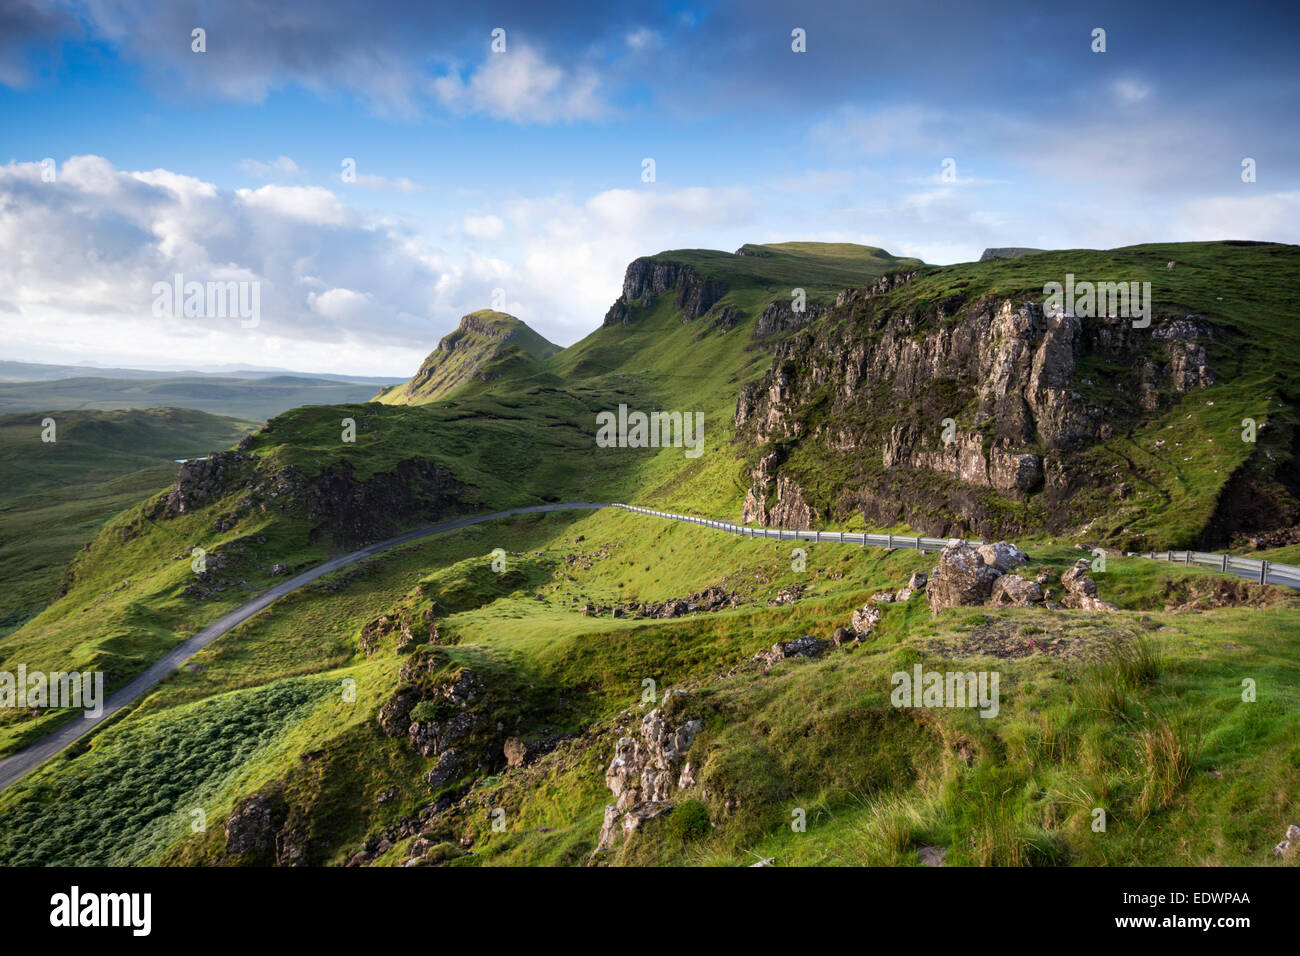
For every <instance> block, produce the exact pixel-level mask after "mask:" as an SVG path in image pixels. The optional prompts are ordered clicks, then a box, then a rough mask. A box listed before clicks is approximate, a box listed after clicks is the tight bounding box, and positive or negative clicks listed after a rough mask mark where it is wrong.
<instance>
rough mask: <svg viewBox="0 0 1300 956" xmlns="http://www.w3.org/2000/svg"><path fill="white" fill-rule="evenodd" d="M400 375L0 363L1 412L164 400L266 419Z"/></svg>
mask: <svg viewBox="0 0 1300 956" xmlns="http://www.w3.org/2000/svg"><path fill="white" fill-rule="evenodd" d="M395 381H398V380H397V379H393V378H385V377H383V376H374V377H368V376H355V375H329V374H319V375H318V374H310V375H306V374H300V373H294V372H285V371H283V370H280V369H240V370H236V371H231V372H224V373H213V372H194V371H177V372H166V371H154V370H148V369H121V368H96V367H92V366H80V365H39V364H34V363H27V362H12V361H0V413H4V412H27V411H43V410H48V409H55V408H59V409H99V410H107V409H117V408H157V407H159V406H164V405H167V406H172V407H176V408H192V409H196V410H198V411H203V412H208V413H210V414H214V415H228V416H230V417H232V418H239V419H243V420H246V421H255V422H261V421H265V420H267V419H268V418H272V417H274V416H276V415H278V414H280V413H281V412H284V411H288V410H289V409H291V408H297V407H299V406H300V405H332V404H338V403H348V402H364V401H367V400H368V399H369V398H370V397H371V396H372V395H374V393H375V389H377V388H383V387H386V386H388V385H391V384H393V383H394V382H395Z"/></svg>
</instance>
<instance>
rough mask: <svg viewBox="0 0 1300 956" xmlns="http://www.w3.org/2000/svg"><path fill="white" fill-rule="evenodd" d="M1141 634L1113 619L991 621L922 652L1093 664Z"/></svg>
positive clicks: (929, 644) (935, 642) (931, 644)
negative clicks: (1035, 657)
mask: <svg viewBox="0 0 1300 956" xmlns="http://www.w3.org/2000/svg"><path fill="white" fill-rule="evenodd" d="M1140 633H1141V628H1140V627H1139V626H1138V625H1136V624H1131V623H1121V622H1116V621H1115V620H1113V619H1110V620H1104V621H1095V622H1094V621H1089V620H1086V619H1080V618H1074V619H1069V620H1061V621H1060V622H1059V623H1054V622H1047V623H1043V622H1035V623H1032V624H1031V623H1029V622H1026V621H992V622H989V623H987V624H979V625H976V626H975V627H974V628H972V629H971V630H970V631H968V632H967V633H965V634H960V635H955V636H953V637H949V638H942V639H939V640H932V641H927V642H926V643H925V645H924V646H925V649H926V650H927V651H929V652H931V653H934V654H941V655H944V656H946V657H997V658H1000V659H1002V660H1014V659H1016V658H1022V657H1030V656H1032V655H1034V654H1042V655H1046V656H1048V657H1059V658H1064V659H1067V660H1081V661H1096V660H1100V659H1101V658H1102V654H1103V652H1104V651H1105V650H1106V649H1107V648H1108V647H1111V646H1113V645H1114V643H1115V641H1117V640H1118V641H1126V640H1131V639H1133V638H1135V637H1136V636H1138V634H1140Z"/></svg>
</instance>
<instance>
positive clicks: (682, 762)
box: [596, 689, 704, 852]
mask: <svg viewBox="0 0 1300 956" xmlns="http://www.w3.org/2000/svg"><path fill="white" fill-rule="evenodd" d="M689 708H690V696H689V695H688V694H686V693H685V692H684V691H680V690H672V689H670V690H668V691H667V692H665V694H664V698H663V701H662V703H661V704H660V706H659V707H657V708H655V709H654V710H652V711H650V713H648V714H646V715H645V716H644V717H643V718H642V719H641V727H640V734H639V735H638V736H636V737H621V738H619V741H618V743H617V744H616V745H615V748H614V759H613V760H612V761H610V764H609V767H608V769H607V770H606V771H605V783H606V784H607V785H608V787H609V789H610V792H611V793H612V794H613V795H614V803H613V804H612V805H610V806H607V807H605V820H604V823H603V825H602V826H601V829H600V837H599V839H598V841H597V844H596V849H597V851H598V852H599V851H600V850H608V849H610V848H611V847H613V846H614V845H615V844H617V843H618V841H619V840H620V839H621V838H622V837H623V836H624V835H626V834H628V833H631V832H632V831H634V830H636V829H637V828H638V827H639V826H640V825H641V824H642V823H644V822H645V821H646V820H649V819H653V818H654V817H656V816H659V815H660V814H662V813H665V812H667V811H668V810H670V809H671V808H672V806H673V803H674V801H675V800H676V799H677V796H678V795H679V794H680V793H681V791H683V790H686V789H688V788H690V787H693V786H694V785H695V770H694V768H693V767H692V765H691V763H690V760H689V759H688V757H687V751H689V750H690V749H691V746H692V745H693V744H694V743H695V738H696V736H697V735H698V734H699V732H700V730H702V729H703V726H704V725H703V723H702V722H701V721H700V720H699V719H698V718H695V719H692V718H688V717H687V712H688V710H689Z"/></svg>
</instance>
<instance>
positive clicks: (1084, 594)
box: [1061, 558, 1115, 611]
mask: <svg viewBox="0 0 1300 956" xmlns="http://www.w3.org/2000/svg"><path fill="white" fill-rule="evenodd" d="M1090 568H1091V565H1090V564H1089V562H1088V559H1087V558H1080V559H1079V560H1078V561H1077V562H1076V563H1075V565H1074V567H1072V568H1070V569H1069V570H1068V571H1066V572H1065V573H1064V574H1062V575H1061V586H1062V587H1063V588H1065V595H1064V596H1063V597H1062V598H1061V603H1062V604H1064V605H1065V606H1066V607H1068V608H1073V609H1075V610H1079V611H1113V610H1115V605H1113V604H1111V603H1110V602H1108V601H1103V600H1101V599H1100V598H1099V597H1097V582H1096V581H1094V580H1093V579H1092V575H1091V574H1089V573H1088V571H1089V569H1090Z"/></svg>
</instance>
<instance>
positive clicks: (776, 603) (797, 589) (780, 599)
mask: <svg viewBox="0 0 1300 956" xmlns="http://www.w3.org/2000/svg"><path fill="white" fill-rule="evenodd" d="M806 589H807V585H804V584H791V585H788V586H787V587H783V588H782V589H781V590H780V591H778V592H777V593H776V597H774V598H772V599H771V600H770V601H768V602H767V603H768V604H770V605H771V606H772V607H784V606H785V605H788V604H793V603H794V602H795V601H798V600H799V599H800V598H801V597H803V592H804V591H805V590H806Z"/></svg>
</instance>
